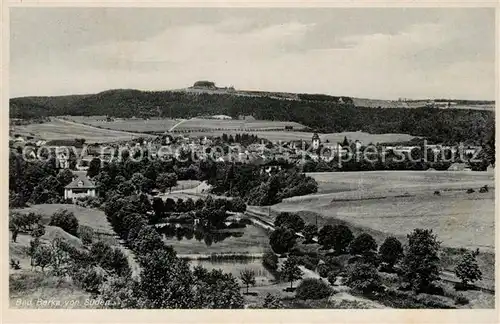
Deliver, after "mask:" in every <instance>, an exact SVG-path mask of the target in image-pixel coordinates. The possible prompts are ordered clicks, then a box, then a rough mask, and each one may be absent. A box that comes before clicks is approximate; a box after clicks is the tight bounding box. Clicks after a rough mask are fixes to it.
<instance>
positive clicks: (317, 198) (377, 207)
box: [251, 171, 495, 287]
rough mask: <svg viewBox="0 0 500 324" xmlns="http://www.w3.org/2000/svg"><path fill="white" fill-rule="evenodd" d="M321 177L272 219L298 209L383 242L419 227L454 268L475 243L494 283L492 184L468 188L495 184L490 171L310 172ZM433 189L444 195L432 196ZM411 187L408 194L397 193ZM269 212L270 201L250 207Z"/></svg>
mask: <svg viewBox="0 0 500 324" xmlns="http://www.w3.org/2000/svg"><path fill="white" fill-rule="evenodd" d="M310 175H311V176H313V177H314V178H316V179H317V181H318V182H319V193H318V194H315V195H309V196H305V197H294V198H291V199H287V200H285V201H284V202H282V203H280V204H277V205H274V206H273V207H272V210H271V216H270V217H268V218H269V220H271V221H272V220H273V218H274V217H275V215H276V214H277V212H279V211H291V212H298V213H299V214H300V215H301V216H302V217H303V218H304V219H305V221H306V223H313V224H314V223H315V222H316V221H317V222H318V226H319V227H321V226H323V225H325V224H332V225H335V224H346V225H348V226H349V227H350V228H351V229H352V231H353V232H354V234H355V235H357V234H359V233H361V232H366V233H369V234H371V235H372V236H373V237H374V238H375V240H376V241H377V242H378V243H379V244H381V243H382V242H383V240H384V239H385V238H386V237H387V236H389V235H395V236H396V237H398V239H400V240H402V241H403V242H405V241H406V234H408V233H409V232H410V231H411V230H413V229H414V228H417V227H422V228H431V229H433V231H434V232H435V233H437V234H438V239H439V240H441V241H442V242H443V243H442V246H443V251H442V255H441V260H442V266H443V268H444V269H446V270H448V271H453V268H454V266H455V265H456V264H457V262H458V260H459V259H460V257H461V255H462V253H463V252H461V251H460V250H459V249H457V247H468V248H474V249H475V248H476V247H479V248H480V251H481V253H480V254H479V256H478V263H479V265H480V268H481V270H482V272H483V277H484V279H483V280H482V281H481V282H480V284H481V285H484V286H487V287H493V286H494V272H495V270H494V269H495V268H494V265H495V261H494V260H495V257H494V253H493V252H494V238H495V230H494V194H495V193H494V189H493V190H490V192H489V193H485V194H481V193H478V192H476V193H474V194H466V193H465V189H466V188H474V189H476V190H477V189H478V188H479V187H480V186H482V185H484V184H488V185H489V186H490V187H494V181H493V175H492V174H489V173H486V172H446V171H443V172H439V171H434V172H422V171H417V172H407V171H404V172H400V171H393V172H350V173H349V172H335V173H313V174H310ZM435 189H439V190H441V196H434V195H433V192H434V190H435ZM405 193H408V194H409V197H395V196H398V195H401V194H405ZM251 209H252V210H257V211H261V212H263V213H264V214H267V212H268V208H267V207H260V208H259V207H253V206H252V207H251Z"/></svg>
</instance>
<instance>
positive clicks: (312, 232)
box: [302, 224, 318, 242]
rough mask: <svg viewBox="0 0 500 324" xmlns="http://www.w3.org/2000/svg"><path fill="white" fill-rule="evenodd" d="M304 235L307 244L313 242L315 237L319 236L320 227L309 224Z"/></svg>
mask: <svg viewBox="0 0 500 324" xmlns="http://www.w3.org/2000/svg"><path fill="white" fill-rule="evenodd" d="M302 233H303V234H304V238H305V242H312V240H313V238H314V236H316V235H317V234H318V226H316V225H314V224H308V225H306V226H305V227H304V230H303V231H302Z"/></svg>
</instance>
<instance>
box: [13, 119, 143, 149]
mask: <svg viewBox="0 0 500 324" xmlns="http://www.w3.org/2000/svg"><path fill="white" fill-rule="evenodd" d="M12 131H13V133H16V134H20V135H24V136H35V137H36V138H42V139H44V140H47V141H51V140H74V139H75V138H84V139H85V141H86V143H105V142H115V141H124V140H131V139H133V138H137V137H140V136H144V135H145V134H142V135H141V134H139V133H128V132H123V131H116V130H108V129H100V128H96V127H91V126H88V125H84V124H79V123H76V122H72V121H66V120H61V119H55V118H53V119H52V120H51V121H50V122H47V123H43V124H29V125H23V126H14V127H13V128H12ZM146 136H147V135H146Z"/></svg>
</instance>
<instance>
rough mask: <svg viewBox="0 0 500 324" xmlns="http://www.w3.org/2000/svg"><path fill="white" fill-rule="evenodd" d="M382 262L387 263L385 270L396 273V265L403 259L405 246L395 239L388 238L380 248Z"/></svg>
mask: <svg viewBox="0 0 500 324" xmlns="http://www.w3.org/2000/svg"><path fill="white" fill-rule="evenodd" d="M379 256H380V260H381V261H382V262H383V263H385V267H383V270H386V271H387V272H392V271H394V265H395V264H396V263H397V262H398V261H399V260H400V259H401V258H402V257H403V245H402V244H401V242H400V241H399V240H398V239H397V238H395V237H388V238H386V239H385V241H384V243H382V245H381V246H380V248H379Z"/></svg>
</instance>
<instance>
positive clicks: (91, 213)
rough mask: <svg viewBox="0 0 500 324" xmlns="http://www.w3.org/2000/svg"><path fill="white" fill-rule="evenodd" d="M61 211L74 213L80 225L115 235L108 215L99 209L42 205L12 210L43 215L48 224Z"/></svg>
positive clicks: (64, 205) (67, 205) (66, 205)
mask: <svg viewBox="0 0 500 324" xmlns="http://www.w3.org/2000/svg"><path fill="white" fill-rule="evenodd" d="M61 209H66V210H68V211H70V212H72V213H74V214H75V216H76V218H77V219H78V221H79V223H80V225H86V226H90V227H92V228H93V229H94V230H95V231H96V232H98V233H105V234H114V231H113V229H112V228H111V225H110V224H109V222H108V220H107V219H106V215H105V214H104V212H103V211H101V210H98V209H92V208H85V207H81V206H77V205H73V204H41V205H32V206H30V207H27V208H20V209H17V208H16V209H12V211H17V212H21V213H29V212H35V213H39V214H42V215H43V220H44V221H45V222H46V223H48V222H49V221H50V217H51V216H52V214H54V213H55V212H56V211H58V210H61Z"/></svg>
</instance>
